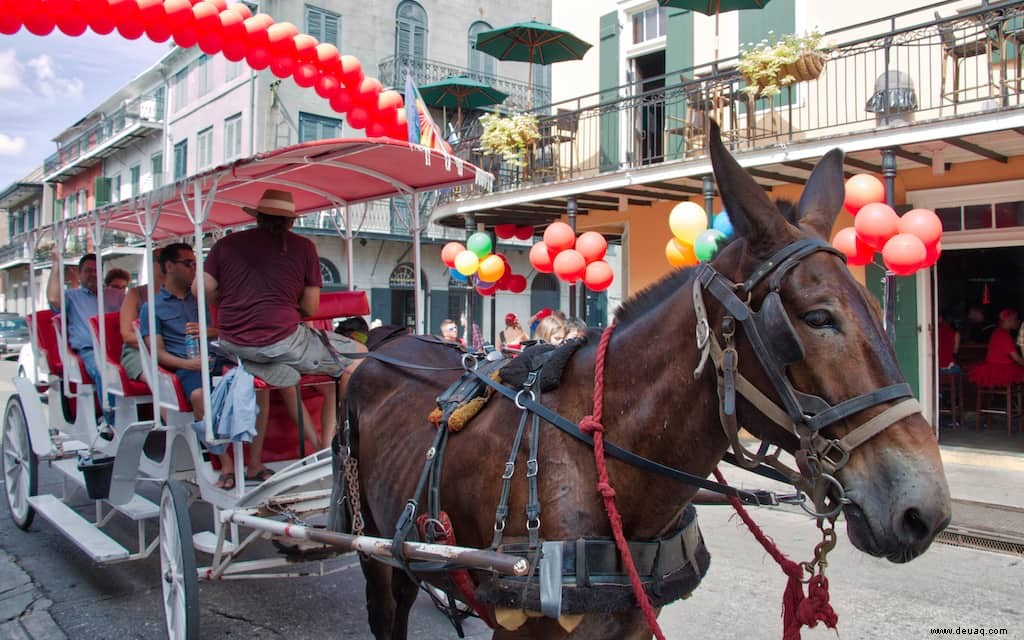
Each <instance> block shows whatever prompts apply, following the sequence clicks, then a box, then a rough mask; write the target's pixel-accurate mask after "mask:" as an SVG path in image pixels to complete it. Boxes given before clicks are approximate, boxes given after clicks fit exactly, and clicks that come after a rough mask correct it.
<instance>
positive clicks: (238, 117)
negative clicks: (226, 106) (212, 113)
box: [224, 113, 242, 161]
mask: <svg viewBox="0 0 1024 640" xmlns="http://www.w3.org/2000/svg"><path fill="white" fill-rule="evenodd" d="M240 155H242V114H240V113H236V114H235V115H233V116H231V117H230V118H226V119H225V120H224V160H225V161H228V160H232V159H234V158H237V157H239V156H240Z"/></svg>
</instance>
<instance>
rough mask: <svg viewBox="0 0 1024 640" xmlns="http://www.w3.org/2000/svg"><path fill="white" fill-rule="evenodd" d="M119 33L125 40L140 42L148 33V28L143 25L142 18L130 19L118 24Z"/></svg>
mask: <svg viewBox="0 0 1024 640" xmlns="http://www.w3.org/2000/svg"><path fill="white" fill-rule="evenodd" d="M117 32H118V33H120V34H121V37H122V38H124V39H125V40H138V39H139V38H141V37H142V34H144V33H146V26H145V25H144V24H142V19H141V18H138V17H135V18H129V19H127V20H123V21H121V22H118V23H117Z"/></svg>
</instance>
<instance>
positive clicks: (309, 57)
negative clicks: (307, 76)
mask: <svg viewBox="0 0 1024 640" xmlns="http://www.w3.org/2000/svg"><path fill="white" fill-rule="evenodd" d="M292 42H293V43H294V46H295V59H296V60H298V61H299V62H314V61H315V60H316V46H317V45H318V44H319V43H318V42H317V40H316V38H314V37H313V36H311V35H309V34H306V33H300V34H299V35H297V36H295V37H294V38H292Z"/></svg>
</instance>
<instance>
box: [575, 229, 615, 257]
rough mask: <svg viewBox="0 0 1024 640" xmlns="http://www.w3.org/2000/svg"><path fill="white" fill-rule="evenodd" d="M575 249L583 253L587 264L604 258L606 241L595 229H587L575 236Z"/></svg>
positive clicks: (606, 246)
mask: <svg viewBox="0 0 1024 640" xmlns="http://www.w3.org/2000/svg"><path fill="white" fill-rule="evenodd" d="M576 250H577V251H579V252H580V254H582V255H583V257H584V258H585V259H586V261H587V264H590V263H591V262H596V261H598V260H603V259H604V254H605V253H606V252H607V251H608V241H607V240H605V239H604V236H603V235H601V234H600V233H598V232H596V231H587V232H586V233H584V234H582V235H581V236H580V237H578V238H576Z"/></svg>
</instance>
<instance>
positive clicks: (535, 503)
mask: <svg viewBox="0 0 1024 640" xmlns="http://www.w3.org/2000/svg"><path fill="white" fill-rule="evenodd" d="M531 399H533V398H532V396H531ZM539 400H540V385H537V401H539ZM539 445H540V416H538V415H537V414H536V413H535V414H533V420H532V424H531V425H530V457H529V458H527V460H526V487H527V488H526V532H527V534H529V537H530V544H531V545H533V546H534V548H536V547H537V546H538V544H539V542H540V498H539V497H538V494H539V492H538V490H537V474H538V472H539V471H540V469H539V468H538V466H537V465H538V463H537V449H538V447H539ZM555 617H556V618H557V617H558V616H555Z"/></svg>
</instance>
